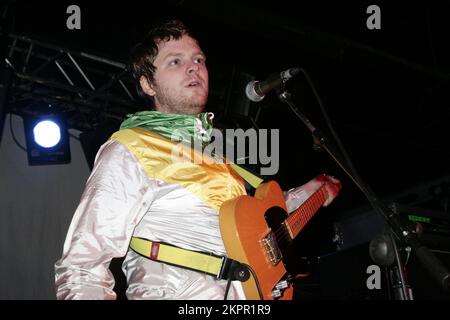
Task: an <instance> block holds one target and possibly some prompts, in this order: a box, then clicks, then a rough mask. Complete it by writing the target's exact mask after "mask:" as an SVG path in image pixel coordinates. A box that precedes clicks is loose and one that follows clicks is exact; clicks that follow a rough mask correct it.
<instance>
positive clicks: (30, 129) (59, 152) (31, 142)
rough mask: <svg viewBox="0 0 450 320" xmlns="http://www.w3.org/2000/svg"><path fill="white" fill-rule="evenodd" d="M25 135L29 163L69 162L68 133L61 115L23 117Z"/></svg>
mask: <svg viewBox="0 0 450 320" xmlns="http://www.w3.org/2000/svg"><path fill="white" fill-rule="evenodd" d="M25 135H26V141H27V154H28V163H29V164H30V165H48V164H61V163H69V162H70V145H69V135H68V132H67V128H66V125H65V121H64V118H62V117H61V116H58V115H54V114H52V115H46V116H37V117H27V118H25Z"/></svg>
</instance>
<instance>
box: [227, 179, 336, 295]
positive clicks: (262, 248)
mask: <svg viewBox="0 0 450 320" xmlns="http://www.w3.org/2000/svg"><path fill="white" fill-rule="evenodd" d="M314 181H315V182H316V183H318V184H319V187H318V188H317V189H316V191H314V193H312V194H311V195H310V196H309V197H308V199H306V200H305V201H304V202H303V203H302V204H301V205H300V206H299V207H298V208H297V209H296V210H295V211H293V212H291V213H289V214H288V213H287V212H286V211H287V210H286V203H285V200H284V196H283V192H282V191H281V188H280V186H279V185H278V184H277V183H276V182H275V181H270V182H267V183H263V184H261V185H260V186H259V187H258V188H257V189H256V193H255V196H254V197H251V196H240V197H237V198H235V199H232V200H229V201H226V202H224V203H223V204H222V207H221V208H220V217H219V221H220V231H221V233H222V238H223V241H224V244H225V249H226V250H227V255H228V256H229V257H230V258H231V259H233V260H236V261H239V262H240V263H245V264H247V265H249V266H250V267H251V268H252V269H253V270H254V272H255V273H256V278H257V279H258V282H259V285H260V289H261V295H260V294H259V292H258V287H257V286H256V282H255V279H254V278H253V276H251V277H250V278H249V279H248V280H247V281H245V282H243V283H242V285H243V287H244V291H245V294H246V297H247V299H252V300H256V299H260V298H261V297H262V298H263V299H264V300H271V299H274V297H273V296H275V297H276V298H277V299H281V300H289V299H292V297H293V291H294V290H293V287H292V284H291V283H290V281H289V280H290V279H289V277H287V272H286V268H285V266H284V264H283V263H287V265H288V266H289V265H290V262H292V257H293V256H295V255H292V254H291V250H290V249H292V247H291V244H292V241H293V240H294V239H295V238H296V236H297V235H298V234H299V233H300V231H301V230H302V229H303V228H304V227H305V225H306V224H307V223H308V222H309V221H310V219H311V218H312V217H313V216H314V214H315V213H316V212H317V211H318V210H319V209H320V208H321V207H322V206H324V205H328V204H329V203H330V202H331V201H332V200H333V199H334V198H335V197H336V196H337V195H338V193H339V190H340V189H341V184H340V182H339V181H338V180H336V179H334V178H333V177H328V176H324V175H321V176H317V177H316V178H315V179H314ZM294 258H295V257H294ZM285 280H288V281H285Z"/></svg>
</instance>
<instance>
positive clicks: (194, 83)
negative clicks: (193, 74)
mask: <svg viewBox="0 0 450 320" xmlns="http://www.w3.org/2000/svg"><path fill="white" fill-rule="evenodd" d="M201 87H202V84H201V82H200V81H197V80H192V81H190V82H189V83H188V84H187V86H186V88H201Z"/></svg>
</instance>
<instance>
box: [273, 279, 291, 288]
mask: <svg viewBox="0 0 450 320" xmlns="http://www.w3.org/2000/svg"><path fill="white" fill-rule="evenodd" d="M287 287H289V284H288V282H287V281H286V280H283V281H280V282H278V283H277V285H276V286H275V288H277V289H278V290H282V289H286V288H287Z"/></svg>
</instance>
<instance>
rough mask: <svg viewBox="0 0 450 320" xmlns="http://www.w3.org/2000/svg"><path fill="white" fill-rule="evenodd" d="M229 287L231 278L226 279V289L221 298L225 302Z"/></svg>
mask: <svg viewBox="0 0 450 320" xmlns="http://www.w3.org/2000/svg"><path fill="white" fill-rule="evenodd" d="M230 286H231V277H229V278H228V282H227V287H226V289H225V294H224V296H223V300H227V296H228V291H230Z"/></svg>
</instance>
